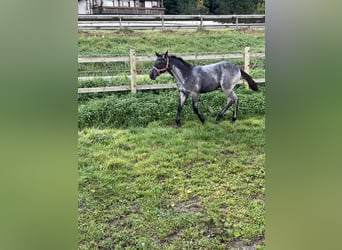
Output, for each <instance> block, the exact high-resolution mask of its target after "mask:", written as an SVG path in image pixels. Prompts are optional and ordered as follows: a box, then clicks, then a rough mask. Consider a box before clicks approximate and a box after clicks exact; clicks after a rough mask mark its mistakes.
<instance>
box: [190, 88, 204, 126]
mask: <svg viewBox="0 0 342 250" xmlns="http://www.w3.org/2000/svg"><path fill="white" fill-rule="evenodd" d="M192 108H193V110H194V112H195V114H196V115H197V116H198V119H200V121H201V122H202V123H203V124H204V118H203V116H202V115H201V114H200V113H199V111H198V95H193V96H192Z"/></svg>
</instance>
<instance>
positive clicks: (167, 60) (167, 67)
mask: <svg viewBox="0 0 342 250" xmlns="http://www.w3.org/2000/svg"><path fill="white" fill-rule="evenodd" d="M153 69H154V70H155V71H157V73H158V76H159V75H160V73H164V72H166V71H167V70H168V69H169V57H166V65H165V68H162V69H158V68H156V66H153ZM162 71H164V72H162Z"/></svg>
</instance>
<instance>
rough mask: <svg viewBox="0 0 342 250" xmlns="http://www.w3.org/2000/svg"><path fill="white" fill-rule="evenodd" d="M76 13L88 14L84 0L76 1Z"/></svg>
mask: <svg viewBox="0 0 342 250" xmlns="http://www.w3.org/2000/svg"><path fill="white" fill-rule="evenodd" d="M78 14H88V13H87V2H86V0H81V1H78Z"/></svg>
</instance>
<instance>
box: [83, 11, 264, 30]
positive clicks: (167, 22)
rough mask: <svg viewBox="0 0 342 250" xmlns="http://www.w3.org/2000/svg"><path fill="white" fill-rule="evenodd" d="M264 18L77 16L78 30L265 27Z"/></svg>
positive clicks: (256, 16) (223, 16)
mask: <svg viewBox="0 0 342 250" xmlns="http://www.w3.org/2000/svg"><path fill="white" fill-rule="evenodd" d="M194 22H195V23H194ZM264 26H265V15H264V14H263V15H78V29H80V30H82V29H83V30H85V29H104V30H105V29H109V30H111V29H122V28H131V29H161V30H163V29H175V28H176V29H196V28H227V27H235V28H239V27H264Z"/></svg>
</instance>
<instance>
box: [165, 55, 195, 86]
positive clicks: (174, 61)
mask: <svg viewBox="0 0 342 250" xmlns="http://www.w3.org/2000/svg"><path fill="white" fill-rule="evenodd" d="M169 58H170V59H169V60H170V61H169V69H170V73H171V75H172V76H173V77H174V78H175V79H176V80H177V82H181V83H183V82H184V81H185V79H186V78H187V77H188V75H189V73H190V71H191V66H190V65H189V64H186V63H184V62H183V61H182V60H181V59H179V58H177V57H169Z"/></svg>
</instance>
